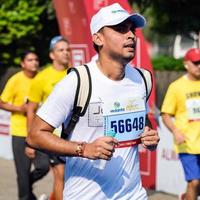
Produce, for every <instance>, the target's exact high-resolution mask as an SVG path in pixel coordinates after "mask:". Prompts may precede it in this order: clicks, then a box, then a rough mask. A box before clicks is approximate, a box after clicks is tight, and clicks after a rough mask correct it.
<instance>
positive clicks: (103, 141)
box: [83, 137, 118, 160]
mask: <svg viewBox="0 0 200 200" xmlns="http://www.w3.org/2000/svg"><path fill="white" fill-rule="evenodd" d="M116 145H118V141H117V140H116V139H114V138H113V137H101V138H98V139H96V140H95V141H94V142H92V143H87V144H86V146H85V149H84V153H83V156H84V157H86V158H89V159H93V160H96V159H104V160H110V159H111V157H112V156H113V152H114V150H115V146H116Z"/></svg>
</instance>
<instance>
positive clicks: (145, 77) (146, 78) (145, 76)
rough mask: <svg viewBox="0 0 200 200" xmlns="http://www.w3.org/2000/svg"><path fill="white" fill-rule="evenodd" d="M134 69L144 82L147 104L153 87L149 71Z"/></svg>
mask: <svg viewBox="0 0 200 200" xmlns="http://www.w3.org/2000/svg"><path fill="white" fill-rule="evenodd" d="M135 69H136V70H137V71H138V72H139V73H140V75H141V76H142V79H143V80H144V84H145V89H146V102H147V101H148V99H149V97H150V95H151V91H152V87H153V77H152V74H151V72H150V71H149V70H146V69H143V68H136V67H135Z"/></svg>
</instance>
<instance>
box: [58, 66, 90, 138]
mask: <svg viewBox="0 0 200 200" xmlns="http://www.w3.org/2000/svg"><path fill="white" fill-rule="evenodd" d="M71 71H74V72H75V73H76V75H77V80H78V82H77V88H76V94H75V100H74V107H73V110H72V116H71V119H70V121H69V123H68V125H67V127H66V128H65V127H64V124H62V132H61V138H63V139H67V137H68V135H69V134H70V133H71V132H72V131H73V129H74V127H75V126H76V123H77V122H78V120H79V117H82V116H83V115H84V114H85V112H86V110H87V107H88V104H89V101H90V97H91V92H92V81H91V75H90V71H89V68H88V66H87V65H81V66H78V67H74V68H70V69H69V70H68V73H70V72H71Z"/></svg>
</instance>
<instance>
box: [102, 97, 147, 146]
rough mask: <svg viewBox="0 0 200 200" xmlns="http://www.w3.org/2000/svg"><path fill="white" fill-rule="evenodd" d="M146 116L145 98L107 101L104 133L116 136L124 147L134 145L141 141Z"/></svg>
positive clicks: (104, 106)
mask: <svg viewBox="0 0 200 200" xmlns="http://www.w3.org/2000/svg"><path fill="white" fill-rule="evenodd" d="M145 116H146V108H145V102H144V100H143V99H130V98H127V99H124V100H119V101H115V102H114V101H110V102H108V103H107V102H106V104H103V119H104V135H106V136H112V137H115V138H116V139H117V140H118V141H119V144H120V143H121V145H122V144H123V145H122V146H123V147H127V146H132V145H134V144H136V143H138V142H139V141H140V135H141V133H143V130H144V126H145ZM119 146H120V145H119Z"/></svg>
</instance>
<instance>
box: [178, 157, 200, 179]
mask: <svg viewBox="0 0 200 200" xmlns="http://www.w3.org/2000/svg"><path fill="white" fill-rule="evenodd" d="M179 158H180V160H181V163H182V166H183V170H184V173H185V179H186V181H191V180H194V179H200V154H188V153H180V154H179Z"/></svg>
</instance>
